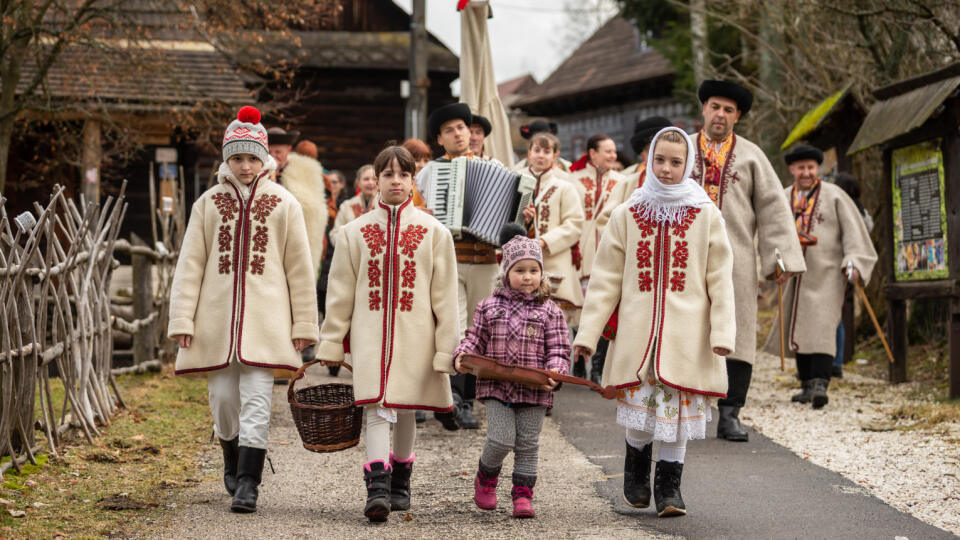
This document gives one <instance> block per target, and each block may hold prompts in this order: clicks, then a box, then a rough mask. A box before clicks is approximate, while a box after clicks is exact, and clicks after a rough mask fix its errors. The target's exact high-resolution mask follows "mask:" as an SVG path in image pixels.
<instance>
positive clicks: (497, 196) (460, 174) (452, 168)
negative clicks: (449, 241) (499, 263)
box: [427, 157, 537, 247]
mask: <svg viewBox="0 0 960 540" xmlns="http://www.w3.org/2000/svg"><path fill="white" fill-rule="evenodd" d="M430 181H431V185H432V186H433V187H432V189H431V191H430V195H429V197H427V208H430V209H431V210H433V217H435V218H437V220H438V221H440V223H442V224H443V225H444V226H445V227H447V228H448V229H450V232H452V233H453V236H454V238H460V237H462V236H463V234H464V233H467V234H470V235H472V236H473V237H474V238H476V239H477V240H478V241H480V242H483V243H485V244H490V245H492V246H497V247H499V246H500V238H499V237H500V229H501V228H502V227H503V225H504V224H506V223H508V222H511V221H513V222H517V223H520V224H522V223H523V209H524V208H525V207H526V206H527V205H528V204H530V202H531V200H532V199H533V190H534V188H535V187H536V184H537V181H536V179H535V178H533V177H532V176H530V175H527V174H521V173H518V172H514V171H511V170H510V169H507V168H506V167H503V166H501V165H498V164H496V163H491V162H489V161H482V160H477V159H472V160H471V159H468V158H465V157H460V158H454V159H452V160H450V161H449V162H441V163H434V164H433V165H432V166H431V169H430Z"/></svg>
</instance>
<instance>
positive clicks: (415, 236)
mask: <svg viewBox="0 0 960 540" xmlns="http://www.w3.org/2000/svg"><path fill="white" fill-rule="evenodd" d="M425 234H427V228H426V227H424V226H423V225H407V228H406V229H404V230H403V231H401V232H400V241H399V242H398V243H397V246H399V247H400V253H403V254H404V255H406V256H407V257H411V258H412V257H413V252H414V251H416V250H417V248H418V247H420V242H422V241H423V235H425Z"/></svg>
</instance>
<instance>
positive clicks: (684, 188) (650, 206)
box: [630, 127, 713, 225]
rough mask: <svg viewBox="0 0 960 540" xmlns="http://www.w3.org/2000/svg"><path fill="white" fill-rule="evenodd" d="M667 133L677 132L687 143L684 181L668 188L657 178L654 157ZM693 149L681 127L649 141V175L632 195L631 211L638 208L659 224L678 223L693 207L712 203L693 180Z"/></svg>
mask: <svg viewBox="0 0 960 540" xmlns="http://www.w3.org/2000/svg"><path fill="white" fill-rule="evenodd" d="M668 131H676V132H677V133H679V134H680V135H681V136H682V137H683V140H684V141H685V142H686V143H687V165H686V167H685V168H684V169H683V180H681V181H680V183H679V184H673V185H667V184H664V183H663V182H661V181H660V179H659V178H657V176H656V174H654V172H653V156H654V154H655V153H656V148H657V140H658V139H660V136H661V135H663V134H664V133H666V132H668ZM693 160H694V148H693V141H691V140H690V137H689V136H688V135H687V134H686V133H685V132H684V131H683V130H682V129H680V128H677V127H667V128H663V129H661V130H660V131H658V132H657V134H656V136H654V137H653V141H651V142H650V152H649V154H647V172H646V175H647V176H646V179H645V180H644V182H643V185H642V186H640V187H639V188H637V189H636V190H634V192H633V194H632V195H630V208H634V207H636V206H639V207H640V208H639V214H640V217H641V218H643V219H646V220H650V221H655V222H657V223H663V222H666V223H668V224H671V225H673V224H676V223H679V222H680V221H681V220H682V219H683V218H684V216H686V209H687V208H689V207H691V206H703V205H705V204H713V201H711V200H710V197H708V196H707V192H706V191H704V189H703V188H702V187H701V186H700V184H698V183H697V182H696V181H694V180H693V178H690V173H691V172H692V171H693Z"/></svg>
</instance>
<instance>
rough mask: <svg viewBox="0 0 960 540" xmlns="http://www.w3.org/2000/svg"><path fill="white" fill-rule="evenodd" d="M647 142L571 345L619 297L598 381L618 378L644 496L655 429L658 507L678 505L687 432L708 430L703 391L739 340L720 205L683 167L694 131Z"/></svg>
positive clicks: (713, 390)
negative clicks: (641, 171) (635, 184)
mask: <svg viewBox="0 0 960 540" xmlns="http://www.w3.org/2000/svg"><path fill="white" fill-rule="evenodd" d="M651 148H653V150H652V151H651V152H650V156H649V158H648V162H647V172H646V174H647V179H646V181H645V182H644V184H643V186H642V187H641V188H640V189H638V190H636V191H635V192H634V193H633V195H632V196H631V197H630V200H629V201H628V203H627V204H623V205H620V206H619V207H618V208H617V209H616V210H614V211H613V214H612V215H611V217H610V222H609V224H608V225H607V229H606V231H605V233H604V235H603V239H602V240H601V241H600V248H599V250H598V251H597V259H596V262H595V264H594V268H593V277H592V278H591V280H590V286H589V288H588V289H587V296H586V299H585V300H584V306H583V313H582V315H581V318H580V330H579V332H578V334H577V338H576V340H575V341H574V346H575V347H574V351H575V354H577V355H579V356H586V355H590V354H592V353H593V350H594V347H595V346H596V344H597V340H598V339H599V337H600V333H601V331H602V330H603V327H604V324H605V323H606V322H607V320H608V319H609V317H610V314H611V313H613V310H614V308H615V307H616V306H617V304H618V302H619V303H620V304H622V305H621V309H620V322H619V326H620V332H619V333H618V334H617V338H616V339H615V340H613V341H611V342H610V348H609V350H608V352H607V359H606V363H605V365H604V370H603V384H604V385H608V384H612V385H615V386H617V387H618V388H619V389H620V392H619V393H618V396H617V403H618V407H617V423H619V424H621V425H623V426H624V427H626V428H627V435H626V438H627V441H626V442H627V444H626V447H627V454H626V460H625V463H624V486H623V490H624V498H625V499H626V500H627V502H629V503H630V504H632V505H633V506H635V507H638V508H646V507H647V506H648V505H649V503H650V486H649V483H650V459H651V455H652V444H653V443H652V440H653V439H655V440H659V441H661V443H660V456H659V461H658V462H657V466H656V478H655V479H654V498H655V500H656V504H657V512H658V514H659V515H661V516H670V515H682V514H685V513H686V510H685V508H684V503H683V499H682V498H681V496H680V476H681V473H682V471H683V461H684V456H685V452H686V442H687V440H688V439H703V438H704V437H705V434H706V425H707V423H708V422H709V420H710V399H709V398H711V397H714V396H724V395H725V393H726V388H727V373H726V364H725V361H724V358H723V357H724V356H726V355H728V354H730V353H731V352H732V350H733V346H734V342H735V340H736V323H735V316H734V301H733V283H732V278H731V276H732V273H733V256H732V252H731V249H730V243H729V241H728V240H727V235H726V231H725V230H724V223H723V218H722V217H721V216H720V211H719V210H718V209H717V208H716V207H715V206H713V205H712V204H711V202H710V199H709V198H708V197H707V195H706V193H705V192H704V191H703V189H702V188H700V186H699V185H697V184H696V183H695V182H694V181H693V180H692V179H690V176H689V175H690V169H691V167H692V162H693V145H692V143H691V141H690V138H689V137H687V135H686V134H685V133H684V132H683V131H682V130H680V129H678V128H674V127H670V128H665V129H663V130H661V131H660V132H659V133H657V135H656V137H654V140H653V143H652V145H651ZM625 329H629V330H630V331H626V330H625Z"/></svg>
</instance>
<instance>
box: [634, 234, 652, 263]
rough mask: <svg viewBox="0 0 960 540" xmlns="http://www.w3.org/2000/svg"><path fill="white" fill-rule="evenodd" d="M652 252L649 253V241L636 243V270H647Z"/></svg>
mask: <svg viewBox="0 0 960 540" xmlns="http://www.w3.org/2000/svg"><path fill="white" fill-rule="evenodd" d="M652 257H653V252H652V251H650V241H649V240H641V241H639V242H637V268H649V267H650V266H651V264H652V263H651V258H652Z"/></svg>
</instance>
